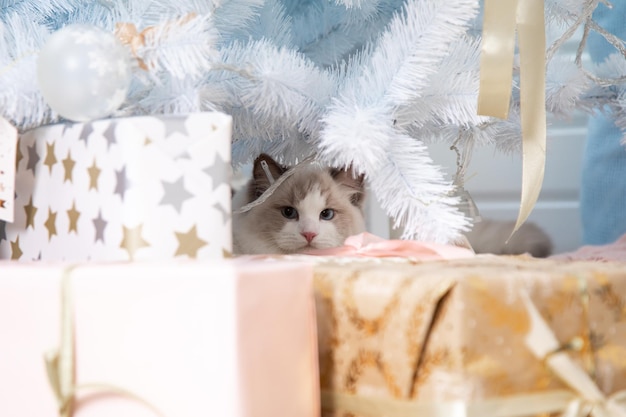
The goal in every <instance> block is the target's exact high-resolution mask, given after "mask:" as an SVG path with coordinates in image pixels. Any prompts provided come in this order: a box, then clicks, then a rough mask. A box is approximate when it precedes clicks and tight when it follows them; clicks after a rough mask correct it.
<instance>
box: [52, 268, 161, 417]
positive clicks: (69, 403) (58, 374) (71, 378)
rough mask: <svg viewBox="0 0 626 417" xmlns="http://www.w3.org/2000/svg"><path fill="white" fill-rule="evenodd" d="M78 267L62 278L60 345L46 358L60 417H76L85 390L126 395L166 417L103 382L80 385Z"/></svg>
mask: <svg viewBox="0 0 626 417" xmlns="http://www.w3.org/2000/svg"><path fill="white" fill-rule="evenodd" d="M75 268H76V265H72V266H69V267H67V268H66V269H65V270H64V271H63V275H62V277H61V337H60V346H59V348H58V349H54V350H51V351H50V352H47V353H46V354H45V355H44V359H45V363H46V371H47V375H48V382H49V383H50V387H51V388H52V391H53V393H54V396H55V397H56V400H57V403H58V407H59V410H58V411H59V417H72V416H73V415H74V408H75V403H76V395H77V393H78V391H81V390H91V391H94V392H98V393H108V394H116V395H120V396H124V397H127V398H129V399H132V400H134V401H137V402H139V403H141V404H143V405H144V406H146V407H147V408H149V409H151V410H152V411H153V412H154V413H155V414H156V415H158V416H161V417H164V414H163V413H162V412H161V411H160V410H158V409H157V408H156V407H155V406H153V405H152V404H150V403H149V402H148V401H146V400H144V399H143V398H141V397H139V396H137V395H136V394H133V393H132V392H130V391H128V390H125V389H123V388H119V387H116V386H114V385H110V384H103V383H94V384H80V385H77V384H76V372H75V363H76V359H75V358H76V355H75V335H74V312H73V305H74V303H73V300H72V288H71V274H72V271H73V270H74V269H75Z"/></svg>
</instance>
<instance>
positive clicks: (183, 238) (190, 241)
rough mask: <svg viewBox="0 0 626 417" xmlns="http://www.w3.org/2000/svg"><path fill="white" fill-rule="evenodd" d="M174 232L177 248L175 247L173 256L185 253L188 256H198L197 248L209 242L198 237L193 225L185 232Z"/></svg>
mask: <svg viewBox="0 0 626 417" xmlns="http://www.w3.org/2000/svg"><path fill="white" fill-rule="evenodd" d="M175 233H176V238H177V239H178V249H176V254H175V255H174V256H179V255H187V256H189V257H190V258H195V257H197V256H198V249H200V248H201V247H203V246H206V245H208V244H209V242H206V241H204V240H202V239H200V238H199V237H198V231H197V230H196V226H195V225H194V226H193V227H192V228H191V229H189V231H188V232H187V233H180V232H175Z"/></svg>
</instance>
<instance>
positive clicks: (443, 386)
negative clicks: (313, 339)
mask: <svg viewBox="0 0 626 417" xmlns="http://www.w3.org/2000/svg"><path fill="white" fill-rule="evenodd" d="M315 287H316V305H317V321H318V332H319V333H318V334H319V336H318V338H319V355H320V378H321V388H322V392H323V404H322V406H323V408H324V410H325V411H324V413H325V415H327V416H331V415H335V416H355V415H356V416H363V417H369V416H381V417H382V416H387V417H391V416H434V415H437V416H439V415H446V416H450V415H459V416H474V415H475V416H481V417H489V416H499V417H505V416H522V415H538V414H543V415H546V414H544V413H551V412H565V411H568V412H570V413H573V414H570V415H578V414H579V413H580V415H588V414H589V413H590V414H591V415H593V416H596V417H599V416H603V415H607V416H613V415H621V416H624V415H626V407H622V408H621V411H619V406H618V405H616V404H618V403H619V400H620V398H621V397H626V394H625V392H626V391H624V392H620V391H622V390H626V264H619V263H597V262H596V263H594V262H562V261H553V260H538V259H532V258H528V257H495V256H478V257H476V258H473V259H462V260H447V261H429V262H422V263H419V262H409V261H404V262H401V261H392V260H378V259H371V260H365V261H363V260H360V261H358V262H350V263H348V262H339V261H337V262H332V261H331V262H323V263H320V264H318V265H317V266H316V274H315ZM533 312H534V313H535V315H534V316H533ZM533 317H535V318H534V319H533ZM542 332H543V333H542ZM553 339H554V340H553ZM550 340H553V342H552V343H553V346H552V347H549V346H551V345H550ZM542 345H543V346H542ZM546 346H548V347H547V348H546ZM542 349H543V353H541V352H542ZM563 363H565V365H564V364H563ZM563 369H565V370H563ZM568 369H569V371H568ZM572 369H574V370H573V371H572ZM572 374H575V375H573V376H572ZM616 409H617V410H618V411H615V410H616ZM607 410H609V411H607ZM607 413H608V414H607ZM616 413H617V414H616Z"/></svg>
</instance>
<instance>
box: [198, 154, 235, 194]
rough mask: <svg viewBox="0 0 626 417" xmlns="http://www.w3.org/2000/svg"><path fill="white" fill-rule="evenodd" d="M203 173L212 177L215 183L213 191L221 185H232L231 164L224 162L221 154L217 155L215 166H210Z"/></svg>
mask: <svg viewBox="0 0 626 417" xmlns="http://www.w3.org/2000/svg"><path fill="white" fill-rule="evenodd" d="M202 171H203V172H204V173H206V174H207V175H208V176H209V177H211V181H212V183H213V186H212V187H213V188H212V190H215V189H216V188H217V187H219V186H220V184H225V185H226V186H228V185H229V184H230V172H231V167H230V163H228V162H226V161H224V160H223V159H222V157H221V156H220V155H219V154H216V155H215V160H214V161H213V165H209V166H208V167H206V168H205V169H203V170H202Z"/></svg>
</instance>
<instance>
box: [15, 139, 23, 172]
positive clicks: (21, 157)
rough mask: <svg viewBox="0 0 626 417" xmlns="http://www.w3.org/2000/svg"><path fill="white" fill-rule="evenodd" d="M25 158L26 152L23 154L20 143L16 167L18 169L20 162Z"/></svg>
mask: <svg viewBox="0 0 626 417" xmlns="http://www.w3.org/2000/svg"><path fill="white" fill-rule="evenodd" d="M22 159H24V154H22V148H21V147H20V145H19V143H18V145H17V154H16V156H15V169H17V167H18V166H19V164H20V161H21V160H22Z"/></svg>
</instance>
